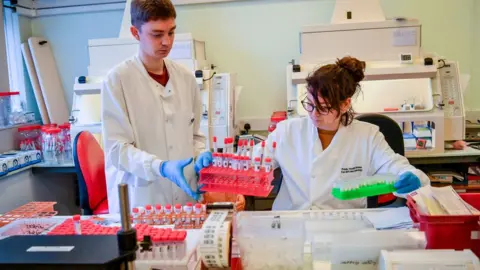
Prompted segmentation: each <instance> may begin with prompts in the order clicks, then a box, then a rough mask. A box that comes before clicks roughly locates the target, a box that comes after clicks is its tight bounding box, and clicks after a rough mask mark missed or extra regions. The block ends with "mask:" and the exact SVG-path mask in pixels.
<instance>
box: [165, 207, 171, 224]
mask: <svg viewBox="0 0 480 270" xmlns="http://www.w3.org/2000/svg"><path fill="white" fill-rule="evenodd" d="M164 212H165V214H164V215H163V225H170V224H172V205H171V204H167V205H165V209H164Z"/></svg>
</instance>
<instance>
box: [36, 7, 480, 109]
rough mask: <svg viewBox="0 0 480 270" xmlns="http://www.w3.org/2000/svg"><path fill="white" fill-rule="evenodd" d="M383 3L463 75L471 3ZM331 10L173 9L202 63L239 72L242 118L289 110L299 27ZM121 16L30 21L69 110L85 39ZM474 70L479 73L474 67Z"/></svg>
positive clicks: (478, 104)
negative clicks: (199, 46)
mask: <svg viewBox="0 0 480 270" xmlns="http://www.w3.org/2000/svg"><path fill="white" fill-rule="evenodd" d="M381 2H382V5H383V8H384V11H385V13H386V16H388V17H393V16H406V17H413V18H417V19H419V20H420V21H421V22H422V24H423V29H422V45H423V47H424V48H425V49H426V50H428V51H434V52H437V53H439V54H441V55H443V56H445V57H447V58H449V59H454V60H458V61H460V66H461V70H462V72H465V73H469V72H471V71H472V70H471V68H472V67H473V66H475V65H473V63H474V61H473V58H472V55H471V52H472V51H473V48H474V47H473V46H474V38H473V37H472V33H473V32H474V29H475V27H474V26H475V24H474V17H473V14H474V10H475V9H474V7H475V4H474V3H475V0H461V1H452V0H422V1H418V0H402V1H398V0H382V1H381ZM477 6H478V4H477ZM333 7H334V1H333V0H296V1H290V0H256V1H240V2H227V3H220V4H204V5H189V6H177V11H178V20H177V24H178V29H179V30H178V32H191V33H193V35H194V36H195V37H196V38H198V39H201V40H205V41H206V42H207V57H208V58H209V59H210V60H211V61H213V62H214V63H215V64H216V65H217V66H218V67H219V69H220V70H221V71H232V72H237V73H238V79H239V83H240V84H241V85H243V86H244V89H243V92H242V97H241V99H240V104H239V107H238V112H239V115H238V117H239V118H255V117H268V116H269V115H270V113H271V112H272V111H274V110H282V109H285V107H286V101H285V100H286V93H285V89H286V80H285V66H286V65H287V63H288V62H289V61H290V60H291V59H293V58H295V59H298V57H299V55H300V53H299V35H298V33H299V30H300V28H301V26H303V25H307V24H321V23H328V22H329V21H330V17H331V14H332V12H333ZM434 8H435V11H434ZM477 9H478V8H477ZM122 15H123V14H122V11H121V10H118V11H106V12H94V13H84V14H65V15H56V16H49V17H40V18H35V19H33V20H32V25H33V34H34V35H37V36H44V37H45V38H47V39H48V40H49V41H50V43H51V44H52V47H53V50H54V55H55V58H56V61H57V64H58V67H59V70H60V73H61V74H60V75H61V78H62V82H63V85H64V88H65V91H66V93H67V94H66V96H67V99H68V102H69V103H70V104H71V98H72V90H71V88H72V83H73V80H74V77H75V76H79V75H83V74H86V73H87V66H88V51H87V40H88V39H93V38H108V37H116V36H117V35H118V32H119V29H120V24H121V18H122ZM476 22H477V24H476V25H477V26H478V20H477V21H476ZM477 29H478V27H477ZM477 31H478V30H477ZM476 36H477V37H478V36H479V34H477V35H476ZM477 47H478V46H477ZM475 72H476V74H477V76H478V75H480V70H478V68H475ZM479 92H480V91H478V89H473V87H470V89H469V92H468V93H467V95H468V97H469V98H468V99H467V100H466V102H467V105H468V106H469V107H472V108H480V93H479Z"/></svg>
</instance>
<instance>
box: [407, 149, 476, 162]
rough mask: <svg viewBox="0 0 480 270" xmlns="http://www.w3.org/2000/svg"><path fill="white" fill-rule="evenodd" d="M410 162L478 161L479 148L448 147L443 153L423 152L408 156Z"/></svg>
mask: <svg viewBox="0 0 480 270" xmlns="http://www.w3.org/2000/svg"><path fill="white" fill-rule="evenodd" d="M407 158H408V160H409V161H410V163H411V164H447V163H476V162H480V150H477V149H475V148H472V147H467V148H466V149H464V150H453V149H448V150H445V152H443V153H424V154H421V155H415V156H409V155H407Z"/></svg>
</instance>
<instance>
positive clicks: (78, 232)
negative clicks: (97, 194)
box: [73, 215, 82, 235]
mask: <svg viewBox="0 0 480 270" xmlns="http://www.w3.org/2000/svg"><path fill="white" fill-rule="evenodd" d="M73 225H74V227H75V234H76V235H81V234H82V227H81V225H80V215H74V216H73Z"/></svg>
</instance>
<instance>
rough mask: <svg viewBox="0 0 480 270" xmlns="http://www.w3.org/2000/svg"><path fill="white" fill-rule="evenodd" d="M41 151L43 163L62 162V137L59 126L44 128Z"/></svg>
mask: <svg viewBox="0 0 480 270" xmlns="http://www.w3.org/2000/svg"><path fill="white" fill-rule="evenodd" d="M42 152H43V158H44V161H45V163H51V164H63V163H64V153H65V146H64V138H63V135H62V134H61V129H60V128H49V129H46V130H45V132H44V136H43V143H42Z"/></svg>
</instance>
